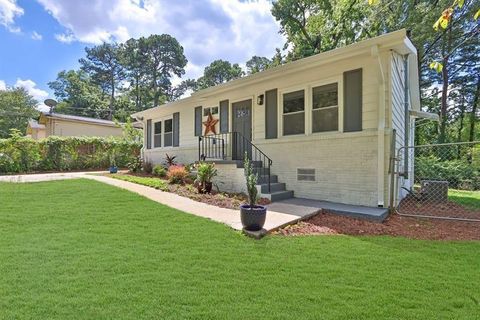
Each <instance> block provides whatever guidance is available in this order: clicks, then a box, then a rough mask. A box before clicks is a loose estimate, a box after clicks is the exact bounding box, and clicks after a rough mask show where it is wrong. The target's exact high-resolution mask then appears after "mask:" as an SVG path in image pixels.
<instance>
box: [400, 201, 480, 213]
mask: <svg viewBox="0 0 480 320" xmlns="http://www.w3.org/2000/svg"><path fill="white" fill-rule="evenodd" d="M398 212H401V213H402V214H413V215H427V216H434V217H452V218H468V219H480V211H479V210H475V209H470V208H467V207H464V206H462V205H460V204H458V203H455V202H453V201H446V202H434V201H431V200H430V201H428V200H419V199H415V198H414V197H412V196H408V197H406V198H405V199H403V200H402V202H401V203H400V206H399V207H398Z"/></svg>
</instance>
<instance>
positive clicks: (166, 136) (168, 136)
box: [163, 119, 173, 147]
mask: <svg viewBox="0 0 480 320" xmlns="http://www.w3.org/2000/svg"><path fill="white" fill-rule="evenodd" d="M164 126H165V128H164V132H163V146H164V147H171V146H173V120H172V119H167V120H165V121H164Z"/></svg>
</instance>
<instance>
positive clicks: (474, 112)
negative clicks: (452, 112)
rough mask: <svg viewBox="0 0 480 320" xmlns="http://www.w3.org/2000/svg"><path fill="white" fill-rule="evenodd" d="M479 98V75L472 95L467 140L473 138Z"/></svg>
mask: <svg viewBox="0 0 480 320" xmlns="http://www.w3.org/2000/svg"><path fill="white" fill-rule="evenodd" d="M479 98H480V76H479V77H478V78H477V90H476V91H475V96H474V97H473V105H472V113H471V114H470V132H469V137H468V141H470V142H472V141H473V140H474V139H475V122H476V121H477V108H478V102H479Z"/></svg>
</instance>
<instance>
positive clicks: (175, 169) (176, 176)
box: [167, 165, 188, 184]
mask: <svg viewBox="0 0 480 320" xmlns="http://www.w3.org/2000/svg"><path fill="white" fill-rule="evenodd" d="M167 178H168V182H170V183H172V184H174V183H177V184H183V183H185V181H186V180H187V178H188V172H187V170H185V167H184V166H180V165H173V166H170V167H169V168H168V173H167Z"/></svg>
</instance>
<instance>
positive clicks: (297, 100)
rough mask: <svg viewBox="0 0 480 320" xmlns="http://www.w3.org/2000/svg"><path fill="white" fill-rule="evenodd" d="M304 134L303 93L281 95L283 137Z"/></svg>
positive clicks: (302, 91)
mask: <svg viewBox="0 0 480 320" xmlns="http://www.w3.org/2000/svg"><path fill="white" fill-rule="evenodd" d="M302 133H305V92H304V90H299V91H295V92H289V93H285V94H284V95H283V135H292V134H302Z"/></svg>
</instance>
